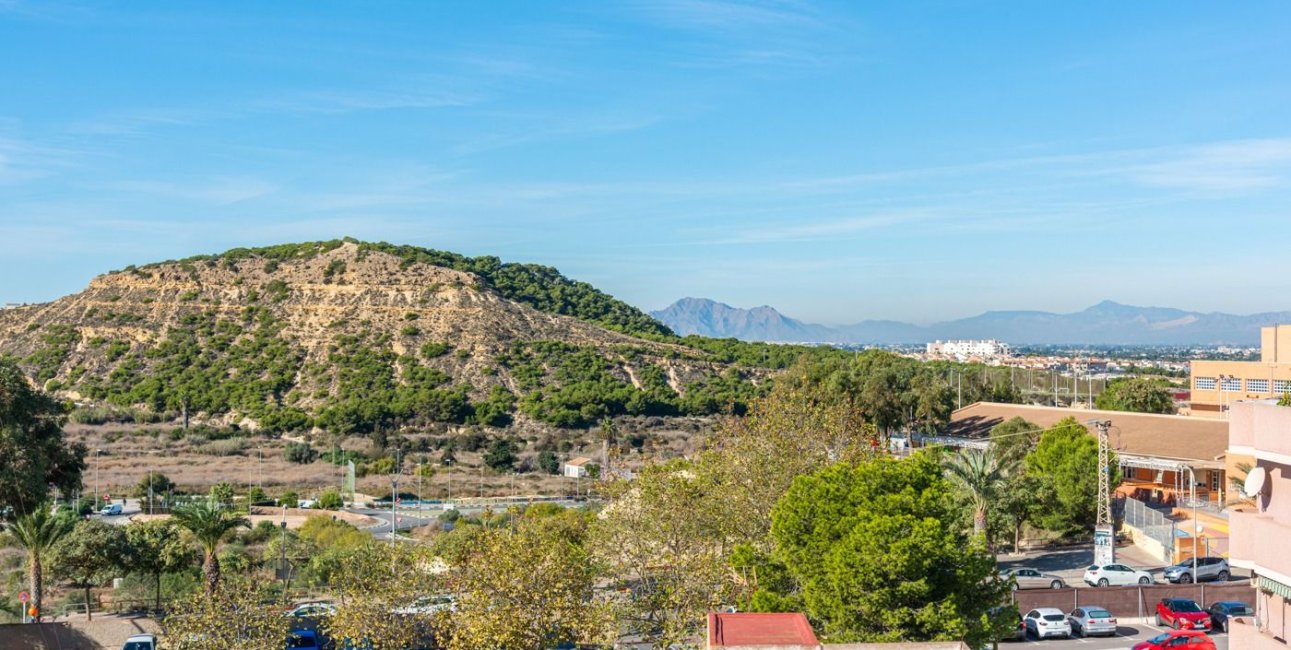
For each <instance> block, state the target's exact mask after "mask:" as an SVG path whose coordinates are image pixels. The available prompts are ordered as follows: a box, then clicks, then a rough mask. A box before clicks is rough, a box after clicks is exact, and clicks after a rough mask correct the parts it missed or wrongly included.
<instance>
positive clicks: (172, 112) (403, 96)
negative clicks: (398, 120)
mask: <svg viewBox="0 0 1291 650" xmlns="http://www.w3.org/2000/svg"><path fill="white" fill-rule="evenodd" d="M440 86H441V84H433V87H421V88H419V87H417V86H416V85H415V84H409V85H407V86H401V87H398V88H369V89H315V90H301V91H295V92H284V93H282V94H280V95H277V96H273V97H266V98H258V99H251V100H244V101H232V102H227V101H226V102H216V103H214V104H210V105H204V106H200V107H148V108H138V109H130V110H125V111H118V112H115V113H110V114H107V115H104V116H101V117H97V118H93V119H88V120H82V121H78V122H74V123H72V124H71V125H69V127H68V130H69V131H71V132H72V133H77V134H88V135H134V134H139V133H143V132H146V131H148V130H151V129H153V128H156V127H179V126H191V125H194V124H200V123H205V122H217V121H224V120H236V119H242V118H248V117H256V116H261V115H303V114H309V113H319V114H334V115H343V114H348V113H357V112H362V111H384V110H396V109H439V108H453V107H462V106H470V105H472V104H475V103H478V102H480V101H482V96H481V95H479V94H475V93H467V92H456V91H448V90H443V89H441V88H440Z"/></svg>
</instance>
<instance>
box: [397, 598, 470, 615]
mask: <svg viewBox="0 0 1291 650" xmlns="http://www.w3.org/2000/svg"><path fill="white" fill-rule="evenodd" d="M455 609H457V599H456V598H454V597H453V596H452V595H449V594H440V595H436V596H420V597H418V598H417V599H416V600H413V601H412V603H410V604H408V605H405V606H403V607H400V608H398V609H395V610H392V611H391V613H393V614H405V615H408V614H435V613H438V612H443V611H449V612H451V611H453V610H455Z"/></svg>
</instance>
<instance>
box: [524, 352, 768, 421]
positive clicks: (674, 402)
mask: <svg viewBox="0 0 1291 650" xmlns="http://www.w3.org/2000/svg"><path fill="white" fill-rule="evenodd" d="M619 352H620V356H619V358H617V359H614V358H610V357H607V356H605V355H604V354H603V353H601V352H599V351H597V350H596V349H595V348H591V347H587V346H576V345H571V344H566V343H560V342H557V341H536V342H530V343H516V344H513V345H512V346H511V349H510V350H509V351H508V352H507V353H505V354H503V355H500V356H499V358H498V363H499V365H500V366H502V367H504V368H507V369H508V370H509V371H510V372H511V374H512V376H513V377H515V378H516V380H517V382H518V383H519V385H520V386H521V388H524V389H526V390H527V391H528V392H526V394H525V395H524V397H523V398H522V399H521V400H520V409H521V410H523V411H524V412H525V413H526V414H528V415H529V416H531V417H533V418H534V419H536V420H538V421H540V422H546V423H548V424H552V425H555V426H558V427H590V426H592V425H593V424H595V423H597V422H599V421H601V420H602V419H603V418H605V417H609V416H616V415H661V416H667V415H682V414H684V415H711V414H714V413H721V412H729V411H735V412H743V410H744V408H745V405H746V404H747V402H748V400H750V399H752V398H754V397H756V396H758V395H759V394H761V389H760V388H759V387H758V386H756V385H755V384H753V383H752V382H751V381H750V380H749V379H748V378H747V377H745V376H743V375H742V374H740V372H739V371H738V370H736V369H734V368H732V369H730V370H728V371H727V372H726V373H725V374H721V375H714V376H711V377H709V378H707V379H706V380H704V381H702V382H692V383H690V384H687V385H686V386H685V387H683V388H682V393H681V394H678V392H677V391H676V390H674V388H673V387H672V386H671V385H670V384H669V383H668V378H667V376H666V373H665V372H664V371H663V370H662V369H661V368H660V367H659V366H657V365H654V364H652V363H650V362H649V361H647V360H646V359H645V356H644V354H642V353H641V351H640V350H638V349H635V348H621V349H620V350H619ZM629 369H630V370H629ZM633 378H635V380H636V384H637V385H634V384H633V383H632V379H633ZM638 385H639V387H638Z"/></svg>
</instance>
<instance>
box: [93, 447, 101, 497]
mask: <svg viewBox="0 0 1291 650" xmlns="http://www.w3.org/2000/svg"><path fill="white" fill-rule="evenodd" d="M101 453H103V450H102V449H95V450H94V507H95V508H97V507H98V503H99V454H101Z"/></svg>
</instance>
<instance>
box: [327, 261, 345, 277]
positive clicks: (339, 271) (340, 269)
mask: <svg viewBox="0 0 1291 650" xmlns="http://www.w3.org/2000/svg"><path fill="white" fill-rule="evenodd" d="M344 273H345V262H343V261H341V260H332V261H331V263H330V264H328V265H327V268H325V269H323V280H324V281H326V282H331V281H332V278H333V277H335V276H337V275H343V274H344Z"/></svg>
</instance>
